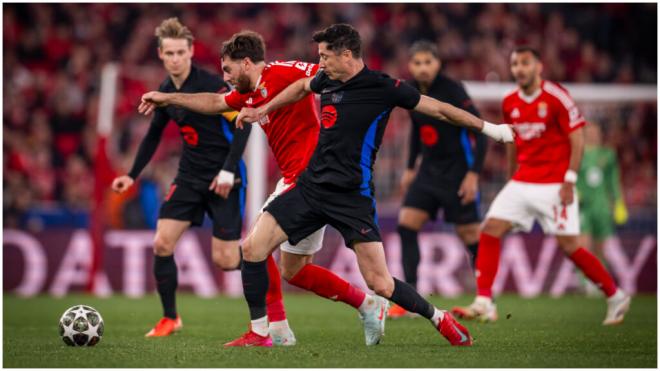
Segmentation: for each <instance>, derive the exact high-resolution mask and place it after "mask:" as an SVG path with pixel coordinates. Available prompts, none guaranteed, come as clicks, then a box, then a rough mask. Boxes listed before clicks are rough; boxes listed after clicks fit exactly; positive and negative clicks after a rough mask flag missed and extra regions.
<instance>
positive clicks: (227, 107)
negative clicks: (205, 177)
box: [139, 31, 387, 347]
mask: <svg viewBox="0 0 660 371" xmlns="http://www.w3.org/2000/svg"><path fill="white" fill-rule="evenodd" d="M264 60H265V45H264V42H263V38H262V37H261V35H259V34H257V33H255V32H251V31H244V32H240V33H237V34H235V35H233V36H232V38H231V39H230V40H228V41H226V42H225V43H224V44H223V46H222V69H223V70H224V72H225V78H226V80H227V81H229V82H230V83H231V84H233V85H234V86H235V87H236V90H234V91H232V92H230V93H227V94H207V93H200V94H162V93H158V92H150V93H147V94H145V95H144V96H143V98H142V100H143V103H142V104H141V105H140V108H139V109H140V112H143V113H145V114H149V113H150V112H151V111H152V110H153V109H154V108H155V107H156V105H168V104H169V105H178V106H182V107H185V108H187V109H190V110H194V111H197V112H202V113H207V114H214V113H218V112H226V111H232V110H238V109H241V108H243V107H259V106H261V105H263V104H265V103H267V102H269V101H270V100H271V99H272V98H273V97H274V96H275V95H277V94H278V93H279V92H280V91H282V90H283V89H284V88H286V87H287V86H288V85H290V84H291V83H293V82H294V81H297V80H299V79H300V78H303V77H308V76H313V75H314V74H315V73H316V72H317V70H318V68H319V67H318V65H316V64H313V63H305V62H300V61H290V62H272V63H268V64H266V63H265V61H264ZM261 127H262V129H263V130H264V132H265V133H266V136H267V137H268V143H269V145H270V147H271V148H272V150H273V154H274V155H275V160H276V161H277V164H278V166H279V168H280V171H281V172H282V179H281V180H280V181H279V182H278V183H277V187H276V189H275V191H274V192H273V193H272V194H271V195H270V197H269V198H268V200H267V201H266V203H265V205H264V207H265V206H266V205H268V204H269V203H270V202H272V201H273V200H274V199H276V198H277V197H278V196H279V195H280V194H282V193H284V192H286V191H287V190H289V189H291V188H292V187H294V186H295V184H296V182H297V179H298V176H299V175H300V173H301V172H302V171H303V170H304V169H305V167H306V166H307V163H308V162H309V159H310V157H311V155H312V153H313V152H314V148H316V142H317V140H318V135H319V127H320V124H319V119H318V115H317V111H316V105H315V101H314V97H313V96H312V95H311V94H310V95H308V96H307V97H306V98H305V99H302V100H300V101H299V102H297V103H296V104H293V105H290V106H287V107H283V108H281V109H278V110H276V111H275V112H273V113H272V115H270V120H269V121H264V122H262V123H261ZM324 231H325V227H324V226H319V227H318V228H316V229H314V230H312V231H310V232H309V233H308V234H307V235H305V236H303V237H304V238H302V239H300V240H299V241H297V242H296V243H295V244H290V243H288V242H286V241H282V242H283V243H282V244H281V245H280V247H281V254H280V259H281V263H282V265H283V266H285V267H287V268H286V269H284V270H283V271H282V276H283V277H284V278H285V279H286V280H287V281H288V282H289V283H290V284H292V285H294V286H297V287H300V288H304V289H306V290H311V291H313V292H314V293H316V294H317V295H320V296H322V297H325V298H329V299H331V300H336V301H341V302H344V303H346V304H348V305H350V306H352V307H354V308H356V309H357V310H358V312H359V314H360V317H361V319H362V321H363V324H364V333H365V341H366V343H367V345H373V344H377V343H378V342H379V341H380V338H381V337H382V336H383V331H384V325H385V316H383V315H382V314H383V313H384V312H386V311H387V301H386V300H384V299H382V298H377V297H375V296H372V295H367V294H366V293H365V292H363V291H362V290H360V289H358V288H356V287H354V286H352V285H351V284H349V283H348V282H347V281H345V280H344V279H342V278H340V277H339V276H337V275H336V274H334V273H333V272H331V271H329V270H327V269H325V268H323V267H321V266H318V265H315V264H311V262H312V256H313V255H314V253H316V252H317V251H318V250H320V249H321V246H322V245H323V233H324ZM269 255H270V254H269ZM269 255H268V256H269ZM245 264H247V265H252V263H251V262H245ZM271 264H273V265H274V264H275V263H274V261H273V260H272V257H270V256H269V257H268V265H269V267H270V266H271ZM261 268H264V267H261ZM264 269H265V268H264ZM259 272H265V271H259ZM269 272H270V271H269ZM246 274H249V273H246V272H243V275H244V276H245V275H246ZM269 277H270V278H269V279H267V280H266V285H267V286H268V288H269V290H271V289H272V287H273V286H278V287H279V285H280V278H279V276H274V275H269ZM268 281H270V285H269V284H268ZM266 309H268V308H266ZM262 317H263V318H262ZM268 317H269V321H270V324H269V323H268V322H267V321H266V318H265V317H264V316H259V320H258V321H253V322H252V324H251V326H250V330H249V331H248V332H247V333H245V335H244V336H242V337H241V338H239V339H237V340H235V341H232V342H229V343H227V344H226V346H228V347H233V346H270V345H271V342H272V341H274V342H276V343H277V342H282V341H288V342H289V344H290V343H291V342H295V338H292V337H289V338H288V339H287V338H286V337H283V335H282V334H281V333H278V332H277V330H278V329H277V327H275V328H273V326H274V325H275V326H277V323H275V324H274V323H273V322H272V319H271V318H270V316H268ZM269 326H270V336H269ZM273 330H276V331H273Z"/></svg>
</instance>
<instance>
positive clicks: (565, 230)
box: [531, 184, 630, 325]
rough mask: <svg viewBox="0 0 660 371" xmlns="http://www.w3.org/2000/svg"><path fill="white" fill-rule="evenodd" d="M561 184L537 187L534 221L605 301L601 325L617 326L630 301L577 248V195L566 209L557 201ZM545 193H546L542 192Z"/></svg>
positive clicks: (598, 264) (589, 256)
mask: <svg viewBox="0 0 660 371" xmlns="http://www.w3.org/2000/svg"><path fill="white" fill-rule="evenodd" d="M560 187H561V184H550V185H543V186H537V188H539V190H541V191H542V192H538V196H537V198H535V200H534V202H532V203H531V206H532V207H533V208H534V210H535V211H536V212H537V213H538V221H539V224H541V227H542V228H543V230H544V231H545V233H546V234H551V235H555V236H556V238H557V243H558V245H559V247H560V248H561V249H562V250H563V252H564V254H566V256H567V257H568V258H569V259H571V261H573V263H574V264H575V266H576V267H578V269H580V270H581V271H582V272H583V273H584V275H585V276H587V278H589V280H591V281H592V282H593V283H594V284H595V285H596V286H598V288H600V289H601V291H603V293H604V294H605V296H606V297H607V306H608V309H607V316H606V317H605V320H604V321H603V324H604V325H613V324H618V323H621V322H622V321H623V316H624V315H625V313H626V311H627V310H628V308H629V306H630V297H629V296H628V295H626V294H625V293H624V292H623V291H622V290H620V289H618V288H617V286H616V284H615V283H614V279H613V278H612V276H611V275H610V274H609V273H608V272H607V270H606V269H605V267H604V266H603V264H602V263H601V262H600V261H599V260H598V258H596V256H594V254H592V253H591V252H589V250H587V249H585V248H584V247H581V246H580V245H579V244H578V242H579V241H578V236H579V234H580V211H579V206H578V205H579V200H578V198H577V193H576V196H575V200H574V201H573V202H572V203H571V204H569V205H562V204H561V201H560V199H559V189H560ZM546 190H547V191H546Z"/></svg>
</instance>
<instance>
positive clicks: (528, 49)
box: [513, 45, 541, 61]
mask: <svg viewBox="0 0 660 371" xmlns="http://www.w3.org/2000/svg"><path fill="white" fill-rule="evenodd" d="M513 52H514V53H527V52H529V53H532V55H533V56H534V57H535V58H536V59H537V60H539V61H540V60H541V53H539V51H538V49H536V48H534V47H532V46H530V45H519V46H516V48H515V49H513Z"/></svg>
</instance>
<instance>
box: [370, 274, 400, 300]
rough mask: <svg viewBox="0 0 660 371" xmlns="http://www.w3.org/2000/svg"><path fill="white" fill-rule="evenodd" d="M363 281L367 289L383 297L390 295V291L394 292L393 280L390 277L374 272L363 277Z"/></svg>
mask: <svg viewBox="0 0 660 371" xmlns="http://www.w3.org/2000/svg"><path fill="white" fill-rule="evenodd" d="M365 281H366V282H367V286H368V287H369V289H371V290H372V291H373V292H375V293H376V295H380V296H382V297H384V298H389V297H392V293H393V292H394V281H393V280H392V277H388V276H384V275H375V274H374V275H368V276H367V277H365Z"/></svg>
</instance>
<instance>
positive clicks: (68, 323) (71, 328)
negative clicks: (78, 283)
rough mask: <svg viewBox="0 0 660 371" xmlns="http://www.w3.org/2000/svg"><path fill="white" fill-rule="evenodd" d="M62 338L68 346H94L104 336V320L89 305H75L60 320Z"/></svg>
mask: <svg viewBox="0 0 660 371" xmlns="http://www.w3.org/2000/svg"><path fill="white" fill-rule="evenodd" d="M59 327H60V336H61V337H62V340H63V341H64V342H65V343H66V345H70V346H72V347H75V346H85V345H87V346H90V347H91V346H93V345H96V344H97V343H98V342H99V341H101V337H102V336H103V318H101V314H100V313H99V312H97V311H96V309H94V308H92V307H90V306H87V305H74V306H73V307H71V308H69V309H67V310H65V311H64V314H63V315H62V318H60V325H59Z"/></svg>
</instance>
